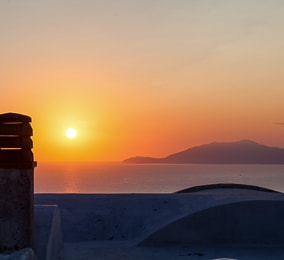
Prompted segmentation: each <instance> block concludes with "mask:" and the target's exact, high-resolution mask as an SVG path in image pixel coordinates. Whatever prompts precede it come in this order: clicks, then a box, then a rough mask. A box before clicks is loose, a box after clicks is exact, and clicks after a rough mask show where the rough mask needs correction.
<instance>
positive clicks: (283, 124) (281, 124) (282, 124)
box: [274, 122, 284, 126]
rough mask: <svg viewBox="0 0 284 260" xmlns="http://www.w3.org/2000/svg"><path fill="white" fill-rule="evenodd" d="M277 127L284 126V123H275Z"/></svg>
mask: <svg viewBox="0 0 284 260" xmlns="http://www.w3.org/2000/svg"><path fill="white" fill-rule="evenodd" d="M274 124H275V125H280V126H284V122H275V123H274Z"/></svg>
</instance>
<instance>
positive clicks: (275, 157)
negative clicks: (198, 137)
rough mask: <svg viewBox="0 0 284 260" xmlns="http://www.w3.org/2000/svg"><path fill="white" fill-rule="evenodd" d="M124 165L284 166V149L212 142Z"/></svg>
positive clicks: (240, 142)
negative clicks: (161, 156)
mask: <svg viewBox="0 0 284 260" xmlns="http://www.w3.org/2000/svg"><path fill="white" fill-rule="evenodd" d="M123 162H124V163H198V164H284V149H283V148H279V147H271V146H267V145H263V144H258V143H256V142H254V141H250V140H241V141H238V142H213V143H210V144H204V145H200V146H195V147H191V148H189V149H187V150H184V151H181V152H178V153H174V154H170V155H168V156H166V157H163V158H153V157H143V156H136V157H131V158H128V159H126V160H124V161H123Z"/></svg>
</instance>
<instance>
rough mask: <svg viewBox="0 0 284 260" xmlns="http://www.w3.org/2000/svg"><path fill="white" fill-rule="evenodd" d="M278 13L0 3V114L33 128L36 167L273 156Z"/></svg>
mask: <svg viewBox="0 0 284 260" xmlns="http://www.w3.org/2000/svg"><path fill="white" fill-rule="evenodd" d="M283 12H284V2H283V1H278V0H272V1H266V0H239V1H234V0H216V1H210V0H201V1H195V0H176V1H173V0H156V1H152V0H151V1H150V0H138V1H131V0H121V1H115V0H107V1H102V0H94V1H89V0H80V1H78V0H48V1H47V0H43V1H36V0H26V1H20V0H13V1H11V0H3V1H1V2H0V34H1V43H0V55H1V62H0V68H1V69H0V90H1V92H0V93H1V94H0V95H1V103H0V111H1V112H0V113H6V112H16V113H22V114H26V115H29V116H31V117H32V119H33V122H32V126H33V128H34V137H33V140H34V147H35V148H34V153H35V159H36V160H37V161H91V160H93V161H101V160H102V161H120V160H123V159H125V158H128V157H130V156H133V155H136V154H139V155H149V156H153V157H164V156H166V155H168V154H170V153H172V152H174V151H180V150H183V149H186V148H188V147H191V146H195V145H201V144H205V143H210V142H213V141H218V142H219V141H224V142H231V141H237V140H242V139H250V140H254V141H256V142H258V143H261V144H265V145H269V146H277V147H284V138H283V137H284V128H283V123H284V115H283V111H284V102H283V96H284V88H283V85H284V74H283V72H282V68H283V65H284V53H283V43H284V35H283V33H282V30H283V26H284V16H283ZM68 128H74V129H75V130H76V131H77V132H76V133H77V136H76V138H66V136H65V131H66V130H67V129H68Z"/></svg>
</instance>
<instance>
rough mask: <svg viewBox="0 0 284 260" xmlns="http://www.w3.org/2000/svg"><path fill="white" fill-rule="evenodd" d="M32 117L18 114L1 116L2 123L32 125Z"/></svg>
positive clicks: (0, 121)
mask: <svg viewBox="0 0 284 260" xmlns="http://www.w3.org/2000/svg"><path fill="white" fill-rule="evenodd" d="M31 121H32V119H31V117H29V116H26V115H22V114H17V113H5V114H0V123H30V122H31Z"/></svg>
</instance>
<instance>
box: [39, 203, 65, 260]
mask: <svg viewBox="0 0 284 260" xmlns="http://www.w3.org/2000/svg"><path fill="white" fill-rule="evenodd" d="M34 219H35V224H34V228H35V242H34V249H35V254H36V256H37V258H38V259H39V260H54V259H56V258H57V256H58V254H59V251H60V250H61V249H62V247H63V239H62V229H61V216H60V211H59V207H58V206H57V205H35V213H34Z"/></svg>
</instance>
